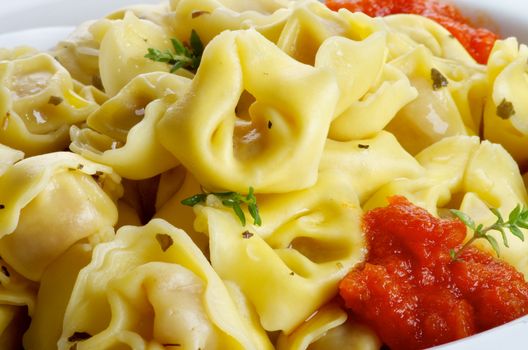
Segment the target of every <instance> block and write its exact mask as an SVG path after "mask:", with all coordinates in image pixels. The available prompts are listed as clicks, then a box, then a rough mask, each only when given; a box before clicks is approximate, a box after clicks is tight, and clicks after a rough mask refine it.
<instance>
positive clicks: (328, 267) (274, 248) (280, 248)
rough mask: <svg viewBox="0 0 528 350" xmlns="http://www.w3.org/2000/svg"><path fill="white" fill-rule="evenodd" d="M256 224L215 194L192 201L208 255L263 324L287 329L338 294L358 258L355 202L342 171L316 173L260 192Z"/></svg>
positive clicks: (359, 244)
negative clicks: (298, 185) (283, 189)
mask: <svg viewBox="0 0 528 350" xmlns="http://www.w3.org/2000/svg"><path fill="white" fill-rule="evenodd" d="M258 204H259V208H260V215H261V218H262V226H256V225H254V224H249V223H248V224H247V225H246V226H242V225H241V222H240V220H239V218H238V217H237V216H235V214H234V213H233V211H232V210H231V209H230V208H226V207H225V206H223V205H222V202H221V201H219V200H218V198H217V197H216V196H214V195H210V196H208V198H207V201H206V205H197V206H195V211H196V214H197V219H196V222H195V228H196V229H197V230H198V231H200V232H206V233H207V234H208V235H209V238H210V239H209V251H210V257H211V263H212V265H213V267H214V269H215V270H216V271H217V272H218V274H219V275H220V277H222V278H223V279H226V280H230V281H233V282H235V283H236V284H237V285H238V286H239V287H240V289H241V290H242V291H243V292H244V294H245V295H246V296H247V297H248V299H249V300H250V301H251V303H252V304H253V305H255V308H256V311H257V313H258V315H259V317H260V322H261V323H262V325H263V327H264V328H265V329H266V330H268V331H276V330H282V331H283V332H285V333H290V332H291V331H293V329H295V328H296V327H297V326H298V325H300V324H301V323H302V322H303V321H304V320H305V319H307V318H308V317H309V316H310V315H311V314H312V313H313V312H314V311H315V310H317V309H318V308H319V307H321V306H322V305H324V304H325V303H326V302H327V301H329V300H330V299H331V298H332V297H333V296H334V295H335V294H336V286H337V283H338V281H339V280H340V279H341V278H342V277H343V276H344V274H345V273H346V271H348V269H349V268H351V267H352V266H354V265H355V264H356V263H358V262H359V261H361V259H362V258H363V254H364V241H363V236H362V233H361V229H360V215H361V209H360V207H359V203H358V199H357V195H356V193H355V191H354V188H353V187H352V186H351V184H350V181H349V179H348V177H347V176H346V175H345V174H343V173H340V172H338V171H333V170H328V171H323V172H321V173H320V174H319V178H318V181H317V183H316V185H314V186H313V187H310V188H308V189H306V190H302V191H296V192H291V193H288V194H273V195H272V194H270V195H262V196H259V198H258Z"/></svg>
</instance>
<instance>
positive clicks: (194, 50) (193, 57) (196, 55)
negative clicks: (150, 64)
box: [145, 29, 204, 73]
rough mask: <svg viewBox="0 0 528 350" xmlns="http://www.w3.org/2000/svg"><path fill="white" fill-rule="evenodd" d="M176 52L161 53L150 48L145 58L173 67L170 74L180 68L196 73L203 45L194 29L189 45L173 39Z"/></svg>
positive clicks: (166, 51)
mask: <svg viewBox="0 0 528 350" xmlns="http://www.w3.org/2000/svg"><path fill="white" fill-rule="evenodd" d="M171 43H172V46H173V48H174V52H171V51H169V50H165V51H163V52H162V51H160V50H158V49H154V48H152V47H149V48H148V53H147V54H146V55H145V58H148V59H151V60H153V61H156V62H164V63H167V64H170V65H172V67H171V70H170V72H171V73H174V72H176V71H177V70H178V69H180V68H188V69H190V70H193V71H196V70H197V69H198V66H199V65H200V61H201V60H202V53H203V49H204V47H203V43H202V41H201V40H200V37H199V36H198V33H196V31H195V30H194V29H193V30H192V31H191V37H190V39H189V44H188V45H186V44H184V43H182V42H181V41H179V40H178V39H176V38H172V39H171Z"/></svg>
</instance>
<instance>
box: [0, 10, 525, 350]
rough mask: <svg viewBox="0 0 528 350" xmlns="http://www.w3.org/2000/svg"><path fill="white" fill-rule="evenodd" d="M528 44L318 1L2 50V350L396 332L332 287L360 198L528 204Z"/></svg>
mask: <svg viewBox="0 0 528 350" xmlns="http://www.w3.org/2000/svg"><path fill="white" fill-rule="evenodd" d="M527 52H528V51H527V48H526V46H525V45H522V44H521V45H519V43H518V42H517V41H516V39H514V38H509V39H505V40H499V41H497V42H496V44H495V46H494V49H493V51H492V53H491V56H490V59H489V62H488V64H487V65H481V64H478V63H476V61H475V60H474V59H473V58H472V56H471V55H470V54H469V53H468V52H467V51H466V49H465V48H464V46H462V44H461V43H460V42H458V41H457V40H456V39H455V38H454V37H452V35H450V33H449V32H448V31H447V30H446V29H444V27H442V26H441V25H439V24H437V23H436V22H434V21H432V20H430V19H427V18H425V17H421V16H417V15H404V14H400V15H393V16H389V17H386V18H371V17H369V16H367V15H365V14H363V13H359V12H356V13H352V12H350V11H348V10H344V9H341V10H339V11H332V10H330V9H329V8H327V7H326V6H325V5H324V4H322V3H321V2H319V1H316V0H254V1H240V0H170V1H166V2H164V3H160V4H159V5H137V6H132V7H127V8H124V9H120V10H116V11H115V12H113V13H110V14H109V15H108V16H106V17H105V18H101V19H94V20H92V21H89V22H86V23H84V24H81V25H79V27H78V28H77V29H76V30H75V31H74V32H73V33H72V34H71V35H70V36H69V37H68V38H65V39H63V40H62V41H60V42H59V43H58V44H57V46H56V47H55V48H53V49H51V50H50V51H48V52H38V51H37V50H35V49H32V48H30V47H19V48H14V49H0V257H1V258H0V348H2V349H4V348H5V349H19V348H21V347H22V346H23V347H24V348H25V349H27V350H37V349H39V350H41V349H42V350H53V349H63V350H74V349H75V350H88V349H98V350H99V349H103V350H104V349H108V350H115V349H138V350H141V349H143V350H161V349H165V350H174V349H191V350H196V349H201V350H206V349H248V350H252V349H255V350H258V349H278V350H318V349H342V348H347V349H356V350H373V349H380V348H381V347H382V345H383V344H382V340H381V339H380V338H379V337H378V335H377V334H376V333H375V332H374V330H373V329H371V328H369V327H368V326H366V325H364V324H361V323H359V322H358V321H357V320H356V319H354V317H350V313H349V312H347V311H346V310H345V309H344V307H343V305H342V303H340V302H339V300H338V298H337V297H336V296H337V294H338V284H339V283H340V281H341V280H342V279H343V278H344V277H345V276H346V275H347V273H348V272H349V271H350V270H351V269H353V268H355V267H357V266H360V265H361V264H362V263H363V262H364V261H365V259H366V257H367V255H368V249H369V247H368V244H367V240H366V237H365V234H364V232H363V231H364V230H363V226H362V215H363V214H364V213H365V212H366V211H368V210H371V209H374V208H379V207H382V206H386V205H387V203H388V199H387V198H388V197H390V196H393V195H402V196H405V197H406V198H407V199H408V200H409V201H411V202H412V203H414V204H417V205H419V206H421V207H423V208H426V209H427V210H428V211H429V212H430V213H432V214H433V215H435V216H437V217H445V216H449V215H451V214H450V210H451V209H459V210H461V211H463V212H464V213H466V214H468V215H470V216H471V217H472V218H473V219H474V221H475V222H476V224H483V225H489V224H492V223H493V222H494V219H495V216H494V215H493V213H492V212H491V211H490V210H489V208H490V207H493V208H496V209H497V211H498V212H499V213H501V214H502V215H503V216H504V217H507V215H508V213H510V212H511V211H512V210H513V209H514V208H515V207H516V206H517V205H519V204H520V205H523V206H526V205H528V194H527V190H526V185H525V183H524V182H523V177H522V176H521V171H520V169H523V170H526V169H525V167H526V165H527V164H528V156H527V153H526V151H525V150H526V146H527V140H528V138H527V135H528V124H527V122H526V116H527V113H528V105H526V104H527V102H526V100H527V99H526V96H527V93H528V85H527V84H526V79H525V78H526V77H525V74H526V73H525V65H526V59H527V56H528V55H527ZM526 178H527V176H524V180H526ZM522 232H523V233H524V234H528V232H527V231H526V230H525V229H522ZM491 235H492V237H494V238H495V239H496V240H497V241H498V242H501V235H500V233H499V232H493V233H491ZM467 239H469V236H468V238H467ZM490 243H491V242H489V241H485V240H482V242H480V241H476V242H475V243H474V244H473V245H474V246H476V247H478V248H479V249H481V250H483V251H487V252H489V253H490V254H492V255H494V256H497V253H496V251H495V249H494V247H493V246H492V245H491V244H490ZM509 243H510V244H509V246H504V245H503V244H501V245H500V259H502V260H504V261H506V262H507V263H509V264H511V265H512V266H513V267H515V269H517V271H519V272H520V273H522V274H523V275H524V276H525V279H528V242H527V241H522V240H519V239H516V238H514V237H512V239H510V241H509Z"/></svg>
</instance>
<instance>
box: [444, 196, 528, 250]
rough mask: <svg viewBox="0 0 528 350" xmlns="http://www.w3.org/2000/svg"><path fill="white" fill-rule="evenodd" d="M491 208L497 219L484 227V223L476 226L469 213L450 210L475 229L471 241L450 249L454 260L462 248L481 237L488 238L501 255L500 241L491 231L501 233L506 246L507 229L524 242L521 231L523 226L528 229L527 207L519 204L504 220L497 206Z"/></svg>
mask: <svg viewBox="0 0 528 350" xmlns="http://www.w3.org/2000/svg"><path fill="white" fill-rule="evenodd" d="M490 210H491V212H492V213H493V214H494V215H495V216H496V217H497V221H495V223H493V224H492V225H490V226H487V227H484V225H482V224H479V225H478V226H476V225H475V222H474V221H473V219H472V218H471V217H469V215H467V214H466V213H464V212H461V211H460V210H456V209H451V210H450V211H451V213H453V215H455V216H456V217H457V218H458V219H459V220H460V221H462V222H463V223H464V225H466V226H467V227H469V228H470V229H471V230H472V231H473V237H471V238H470V239H469V241H467V242H466V243H465V244H464V245H463V246H462V247H461V248H460V249H458V251H455V250H454V249H451V250H450V251H449V254H450V255H451V258H452V259H453V260H457V259H458V256H459V255H460V252H461V251H462V250H464V249H465V248H467V247H468V246H469V245H470V244H471V243H473V242H474V241H476V240H477V239H481V238H482V239H485V240H487V241H488V243H489V244H490V245H491V247H492V248H493V250H495V252H496V253H497V256H499V253H500V249H499V243H498V242H497V240H496V239H495V238H494V237H493V236H490V235H489V232H490V231H498V232H500V233H501V236H502V240H503V242H504V246H505V247H506V248H508V247H509V245H508V238H507V235H506V230H509V231H510V232H511V233H512V234H513V235H514V236H516V237H518V238H519V239H520V240H521V241H523V242H524V234H523V232H522V231H521V228H526V229H528V209H527V208H525V207H524V206H521V205H517V206H516V207H515V208H514V209H513V210H512V211H511V213H510V215H508V220H507V221H504V218H503V217H502V215H501V213H500V212H499V211H498V210H497V209H496V208H490Z"/></svg>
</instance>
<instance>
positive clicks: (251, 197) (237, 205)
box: [181, 187, 262, 226]
mask: <svg viewBox="0 0 528 350" xmlns="http://www.w3.org/2000/svg"><path fill="white" fill-rule="evenodd" d="M210 194H211V195H214V196H216V197H218V198H219V199H221V200H222V204H223V205H224V206H226V207H229V208H232V209H233V211H234V212H235V214H236V215H237V216H238V218H239V219H240V222H241V223H242V226H245V225H246V216H245V215H244V212H243V211H242V207H241V205H242V204H247V207H248V211H249V214H250V215H251V217H252V218H253V224H255V225H257V226H260V225H262V219H261V218H260V214H259V209H258V206H257V197H255V193H254V190H253V187H249V191H248V194H247V195H246V196H244V195H242V194H240V193H238V192H211V193H199V194H196V195H194V196H191V197H189V198H186V199H184V200H182V201H181V204H183V205H187V206H189V207H193V206H195V205H196V204H198V203H202V202H205V199H206V198H207V196H208V195H210Z"/></svg>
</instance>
